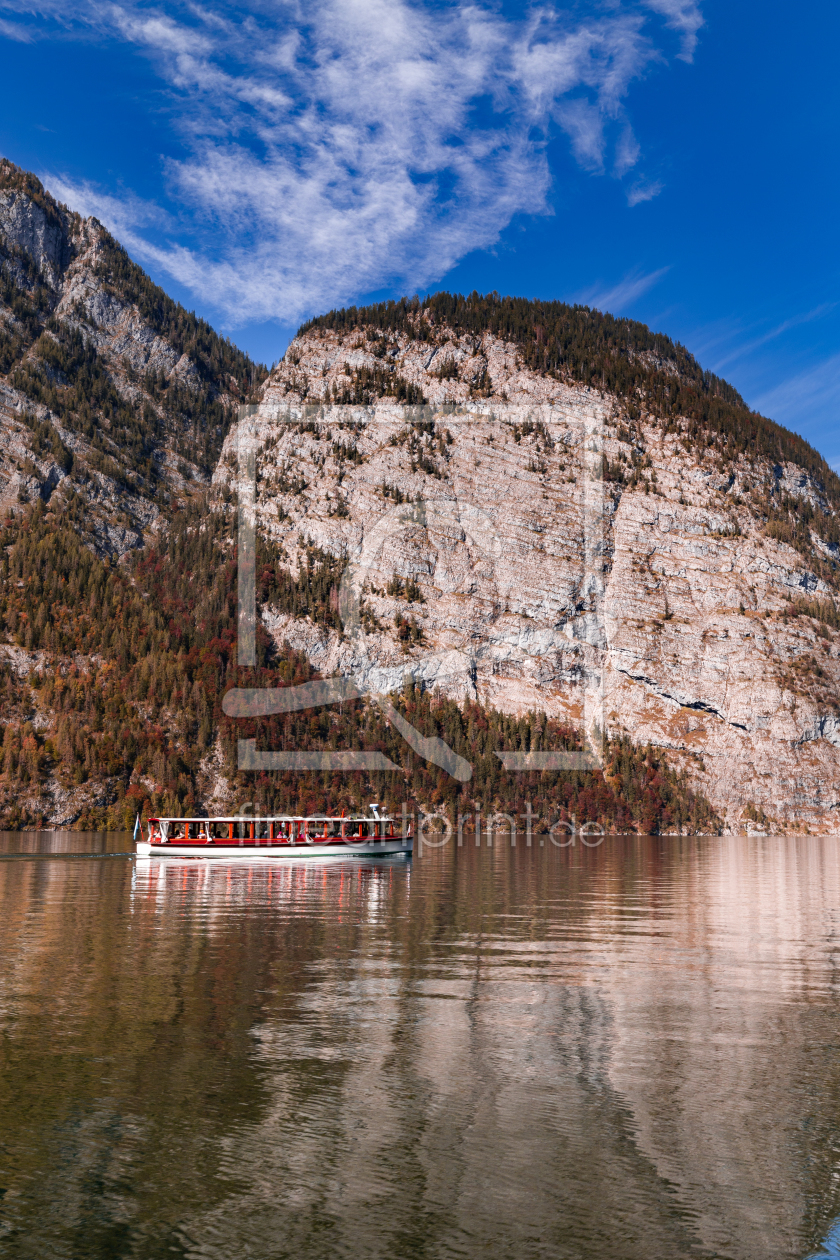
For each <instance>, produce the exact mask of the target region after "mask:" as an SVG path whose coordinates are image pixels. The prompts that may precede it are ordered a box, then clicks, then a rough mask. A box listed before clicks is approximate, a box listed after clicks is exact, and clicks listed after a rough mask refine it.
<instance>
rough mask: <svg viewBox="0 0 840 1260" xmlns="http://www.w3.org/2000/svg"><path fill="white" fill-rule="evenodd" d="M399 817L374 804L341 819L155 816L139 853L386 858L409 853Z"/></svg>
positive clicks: (409, 845)
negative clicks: (360, 813)
mask: <svg viewBox="0 0 840 1260" xmlns="http://www.w3.org/2000/svg"><path fill="white" fill-rule="evenodd" d="M405 832H406V834H403V833H402V831H401V830H400V828H399V825H398V824H397V822H396V821H395V820H394V819H393V818H391V817H389V816H387V815H382V814H380V813H379V808H378V806H376V805H371V813H370V815H367V816H363V817H354V818H346V817H344V815H342V816H341V817H340V818H338V817H331V816H329V815H317V816H315V817H303V816H298V815H292V814H278V815H276V816H274V817H270V818H257V817H253V818H252V817H250V816H243V815H239V816H238V817H227V818H150V819H149V830H148V839H146V840H138V842H137V856H138V857H190V858H223V857H228V858H230V857H236V858H242V857H260V858H290V857H295V858H300V857H303V858H308V857H343V858H346V857H358V856H362V857H374V856H375V857H383V856H388V857H390V856H392V855H400V854H410V853H411V851H412V846H413V837H412V834H411V823H408V825H407V826H406V828H405Z"/></svg>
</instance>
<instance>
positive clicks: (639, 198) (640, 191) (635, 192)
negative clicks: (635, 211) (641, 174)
mask: <svg viewBox="0 0 840 1260" xmlns="http://www.w3.org/2000/svg"><path fill="white" fill-rule="evenodd" d="M661 192H662V184H661V183H660V182H659V180H658V179H656V180H653V181H652V182H651V183H649V184H645V183H638V184H634V185H633V187H632V188H628V190H627V204H628V206H638V205H641V203H642V202H643V201H652V200H653V198H654V197H658V196H659V194H660V193H661Z"/></svg>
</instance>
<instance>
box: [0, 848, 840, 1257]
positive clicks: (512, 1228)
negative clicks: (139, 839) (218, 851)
mask: <svg viewBox="0 0 840 1260" xmlns="http://www.w3.org/2000/svg"><path fill="white" fill-rule="evenodd" d="M838 846H840V842H838V841H835V840H833V839H823V838H812V837H805V838H790V839H784V838H781V839H765V838H758V839H757V838H750V839H746V838H741V839H739V838H723V839H716V838H702V839H682V840H681V839H674V838H654V839H650V838H635V837H634V838H624V839H615V840H613V839H607V840H606V841H605V843H604V844H603V845H602V846H601V847H600V848H598V849H595V850H580V849H575V848H569V849H564V850H556V849H551V848H543V849H539V848H537V847H536V846H534V847H533V848H531V849H528V848H526V847H524V846H523V845H522V844H521V843H520V844H519V845H517V847H516V848H514V849H511V848H510V847H509V845H507V844H506V843H503V844H501V845H497V846H496V847H493V848H489V849H488V848H486V847H482V848H480V849H476V848H475V847H474V846H473V845H469V846H465V847H463V848H461V849H458V848H456V847H454V846H453V847H450V848H445V849H440V850H436V851H431V852H427V853H426V854H424V855H423V856H422V858H416V859H415V860H414V862H413V863H407V862H404V861H382V862H371V861H366V860H363V859H353V860H350V861H348V862H346V863H345V862H338V863H336V862H317V861H316V862H313V861H296V862H286V861H283V862H271V861H249V862H241V863H240V862H230V863H228V862H219V863H215V862H201V861H177V860H167V861H159V860H157V859H153V860H146V861H135V860H134V859H133V858H132V856H131V852H130V851H131V843H130V837H127V836H122V835H121V836H105V835H96V836H93V835H88V836H82V835H78V834H71V833H66V834H64V835H53V836H50V835H47V834H45V833H41V834H34V833H33V834H30V835H25V836H24V835H13V834H9V833H7V834H5V835H0V959H2V962H0V1034H1V1035H0V1188H2V1190H3V1191H4V1194H3V1196H2V1199H0V1256H2V1257H14V1258H17V1257H21V1258H23V1257H27V1258H28V1257H33V1258H34V1257H38V1260H41V1258H43V1257H73V1258H76V1257H79V1258H82V1257H102V1258H103V1260H105V1257H108V1258H111V1257H118V1256H125V1257H149V1258H151V1257H162V1256H164V1255H171V1254H175V1255H182V1256H191V1257H192V1256H195V1257H200V1256H206V1257H208V1258H209V1257H219V1258H221V1257H224V1258H225V1260H231V1258H235V1257H240V1256H242V1257H246V1256H251V1257H285V1256H289V1257H292V1256H294V1257H333V1256H345V1255H346V1256H348V1257H350V1256H353V1257H359V1256H361V1257H366V1256H367V1257H388V1258H389V1260H390V1258H391V1257H400V1258H401V1257H410V1256H415V1255H416V1256H423V1257H450V1256H452V1257H456V1256H459V1257H477V1256H492V1257H494V1260H495V1258H496V1257H516V1258H519V1257H563V1258H565V1257H570V1258H571V1257H593V1260H594V1258H596V1257H597V1258H598V1260H604V1258H607V1260H609V1258H612V1257H615V1258H616V1260H635V1257H640V1258H642V1257H644V1260H658V1258H659V1257H662V1258H663V1260H672V1258H675V1257H680V1256H709V1257H711V1256H731V1257H738V1258H740V1257H749V1258H752V1257H756V1258H759V1257H760V1258H761V1260H767V1258H769V1257H804V1256H806V1255H838V1254H840V1251H838V1245H837V1237H838V1230H837V1228H836V1227H835V1226H834V1224H833V1223H834V1221H835V1218H837V1217H838V1215H840V1166H838V1159H840V1140H838V1131H840V1056H838V1018H837V1016H838V983H839V982H840V970H839V969H838V963H840V952H838V951H839V950H840V847H838Z"/></svg>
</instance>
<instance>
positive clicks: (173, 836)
mask: <svg viewBox="0 0 840 1260" xmlns="http://www.w3.org/2000/svg"><path fill="white" fill-rule="evenodd" d="M169 839H170V840H183V839H184V824H183V823H182V822H174V823H170V825H169Z"/></svg>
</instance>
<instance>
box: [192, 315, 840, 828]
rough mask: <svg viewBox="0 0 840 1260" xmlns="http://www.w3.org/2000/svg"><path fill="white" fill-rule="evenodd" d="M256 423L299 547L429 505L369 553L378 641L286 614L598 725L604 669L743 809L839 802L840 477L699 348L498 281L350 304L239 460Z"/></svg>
mask: <svg viewBox="0 0 840 1260" xmlns="http://www.w3.org/2000/svg"><path fill="white" fill-rule="evenodd" d="M398 402H402V403H411V404H412V405H413V406H414V407H415V411H414V412H413V413H412V412H410V411H409V412H406V413H404V414H402V413H399V412H398V411H397V409H396V408H395V404H396V403H398ZM342 404H343V406H344V411H343V412H340V411H339V410H338V409H337V408H338V407H340V406H341V405H342ZM423 404H425V405H423ZM289 408H291V409H292V411H291V413H290V414H291V417H292V422H291V423H290V422H289V417H288V416H287V415H286V411H287V410H288V409H289ZM307 408H308V411H307V410H306V409H307ZM353 408H356V411H357V413H358V420H357V421H354V422H352V423H348V422H347V418H348V417H352V416H353V415H354V414H356V413H354V411H353ZM295 416H297V417H298V418H297V419H296V420H295V419H294V417H295ZM412 416H413V418H412ZM254 426H256V435H255V441H257V442H258V443H259V446H258V449H257V451H256V458H257V511H258V516H259V520H260V523H261V528H262V530H263V532H264V533H265V534H266V536H270V537H271V538H272V539H273V540H274V544H275V545H276V546H278V547H282V548H283V550H284V554H285V556H286V557H287V564H288V567H289V571H290V572H292V573H298V572H300V571H303V570H305V569H306V567H307V564H308V563H309V561H308V559H307V557H308V556H309V555H310V554H311V553H312V548H316V549H318V553H319V554H321V555H324V556H333V557H340V556H347V557H350V558H352V557H354V556H358V555H359V554H362V553H364V552H365V547H366V546H367V544H366V542H365V540H366V539H370V538H371V537H372V536H373V534H374V533H375V529H376V524H375V523H376V522H377V521H378V520H380V519H381V518H383V516H384V515H386V514H387V513H388V512H389V511H390V512H392V513H393V511H394V508H395V505H396V504H400V503H403V504H418V505H421V507H422V514H423V519H422V521H421V519H420V516H419V514H418V515H417V516H416V520H415V522H414V524H413V526H412V529H411V530H409V529H408V528H405V529H402V530H395V531H394V532H393V536H392V537H390V538H389V539H388V540H387V545H384V546H383V547H382V548H381V552H380V554H379V555H378V557H377V558H376V560H375V562H374V563H371V562H369V561H366V565H367V569H366V583H365V588H364V597H363V602H362V617H363V619H364V623H365V625H366V627H367V633H366V636H365V639H364V644H363V649H360V646H359V643H358V642H353V641H351V640H348V639H347V636H346V635H345V634H342V627H341V625H340V622H339V618H338V615H337V613H336V612H335V611H333V612H332V614H330V612H329V609H328V608H327V607H325V609H324V610H323V611H322V613H321V616H320V619H319V618H318V617H313V616H312V615H311V614H309V615H308V616H303V617H302V616H301V615H300V610H299V609H296V608H295V607H294V606H293V605H292V604H291V603H290V602H289V600H288V599H286V598H283V597H282V593H281V597H279V598H277V597H275V598H274V602H273V603H272V599H271V597H269V599H268V602H267V606H266V608H265V609H264V611H263V624H264V626H265V628H266V629H267V630H268V631H269V632H270V633H271V634H272V636H273V638H274V640H275V642H277V643H278V644H280V643H285V644H288V645H289V646H291V647H294V648H295V649H297V650H298V651H300V652H302V653H303V654H305V655H306V657H307V658H308V659H309V661H310V662H311V663H312V664H313V665H316V666H317V667H318V668H319V669H320V670H321V671H322V672H323V673H324V674H325V675H335V674H352V675H354V676H357V677H358V676H362V677H364V678H366V679H367V680H368V682H369V684H370V685H371V686H373V685H376V686H377V687H379V688H380V689H388V688H390V687H391V686H393V685H394V684H395V681H396V680H398V679H399V678H400V677H401V676H402V675H403V674H404V673H405V672H406V670H407V671H408V672H409V673H411V674H412V676H413V677H414V678H415V680H417V681H418V682H422V683H423V685H424V686H426V687H427V688H436V687H437V688H439V689H440V690H441V691H442V692H443V693H444V694H446V695H449V696H451V697H454V698H459V699H465V700H470V701H478V702H480V703H482V704H484V705H486V706H491V707H494V708H497V709H499V710H501V711H503V712H507V713H511V714H521V713H524V712H526V711H529V710H531V709H534V708H542V709H544V711H545V712H546V713H547V715H548V716H549V717H550V718H552V719H554V720H555V721H558V722H565V723H567V724H570V725H572V726H574V727H575V728H576V729H578V730H579V731H582V729H583V726H584V725H585V724H586V723H585V710H586V706H587V704H588V703H589V702H590V699H591V691H592V686H593V683H594V682H596V681H597V683H598V686H599V687H600V689H601V695H600V698H599V703H600V706H601V708H600V714H599V719H598V725H599V726H600V728H601V729H602V730H606V732H607V734H608V735H609V736H611V737H613V738H625V739H629V740H630V741H631V743H632V744H633V745H634V746H636V747H643V746H648V745H649V746H652V747H655V748H658V749H660V750H662V755H663V756H664V757H665V758H666V759H667V760H668V762H669V764H670V765H671V766H672V767H674V768H678V769H680V770H681V771H683V772H684V773H685V774H687V775H688V778H689V781H690V782H691V783H692V785H693V786H694V788H695V790H696V791H698V792H700V793H702V794H703V795H704V796H706V797H707V798H708V799H709V800H710V802H711V804H712V806H713V808H714V810H715V811H716V812H717V813H718V815H719V816H720V818H721V819H722V820H723V825H725V826H726V827H729V828H734V829H737V828H738V827H740V826H744V825H750V826H757V827H761V826H763V827H776V828H779V827H784V828H790V827H797V826H804V825H807V826H819V827H821V828H829V829H833V828H834V826H835V819H836V811H837V809H838V808H840V782H838V780H840V703H838V696H839V692H840V640H838V635H837V628H838V625H840V617H838V612H837V608H836V603H835V598H836V593H837V582H838V571H839V569H838V564H839V563H840V548H839V547H838V539H840V533H838V516H837V510H838V505H840V481H838V478H837V476H836V475H835V474H834V473H833V472H832V470H831V469H830V468H828V466H827V465H826V463H825V461H824V460H823V459H822V458H821V456H820V455H819V454H818V453H817V452H816V451H814V450H813V449H812V448H811V447H809V446H808V445H807V443H805V442H804V441H803V440H802V439H801V438H799V437H797V436H796V435H795V434H792V433H790V432H788V431H786V430H784V429H783V428H781V427H780V426H778V425H776V424H774V423H773V422H772V421H770V420H767V419H766V418H764V417H761V416H758V415H756V414H755V413H753V412H751V411H750V410H749V408H748V407H747V406H746V405H745V404H744V402H743V400H742V399H740V398H739V396H738V394H737V393H736V392H735V391H734V390H733V389H732V388H731V387H730V386H728V385H727V384H726V383H725V382H723V381H720V380H718V379H717V378H716V377H714V376H712V375H711V374H709V373H706V372H703V371H702V370H701V369H700V367H699V366H698V365H697V363H696V362H695V360H694V359H693V358H692V357H691V356H690V355H689V354H688V353H687V352H686V351H685V350H684V349H683V348H681V347H679V346H676V345H674V344H673V343H672V342H671V341H669V339H668V338H666V337H662V336H659V335H656V334H652V333H650V332H649V330H648V329H646V328H644V327H643V326H642V325H638V324H634V323H632V322H630V321H626V320H615V319H613V318H612V317H610V316H607V315H602V314H600V313H599V312H597V311H589V310H587V309H585V308H571V307H568V306H564V305H563V304H561V303H536V302H535V303H527V302H524V301H519V300H515V299H508V298H500V297H498V296H497V295H490V296H489V297H484V298H482V297H480V296H479V295H477V294H474V295H472V296H471V297H470V298H461V297H453V296H451V295H449V294H438V295H435V296H433V297H431V298H429V299H427V300H426V301H424V302H422V303H420V302H418V301H416V300H415V301H414V302H401V303H388V304H382V305H379V306H375V307H370V308H367V309H362V310H351V311H338V312H332V313H330V314H329V315H326V316H324V317H322V318H320V319H317V320H313V321H311V322H310V323H309V324H307V325H304V327H303V328H302V330H301V332H300V334H299V335H298V337H297V338H296V340H295V341H294V342H293V343H292V345H291V346H290V347H289V350H288V352H287V354H286V356H285V360H284V362H283V363H281V364H279V365H278V366H277V367H276V369H275V370H274V371H273V372H272V374H271V376H270V378H269V380H268V381H267V383H266V386H265V388H264V391H263V403H262V406H261V408H260V413H259V416H258V418H257V420H256V421H253V420H247V421H244V422H243V426H241V427H240V429H237V430H233V431H232V432H231V435H230V436H229V438H228V452H227V453H226V454H225V455H224V456H223V459H222V461H221V462H220V465H219V469H218V471H217V474H216V477H215V481H216V483H217V484H218V485H219V486H220V487H225V486H229V487H230V489H231V491H232V490H234V489H235V484H234V483H235V482H236V472H235V463H234V460H233V453H234V450H235V447H236V444H237V441H238V440H239V437H240V434H241V432H242V431H244V429H250V428H252V427H254ZM595 451H597V456H596V455H593V452H595ZM595 458H597V461H598V472H597V476H593V471H592V469H593V463H592V461H593V459H595ZM596 483H597V484H596ZM596 501H597V506H596ZM593 512H594V513H596V514H597V516H598V519H599V521H601V523H602V524H601V526H599V528H602V534H601V535H600V536H599V538H598V540H597V545H593V543H592V539H591V538H589V539H587V528H589V529H590V532H591V525H590V526H589V527H587V525H586V521H587V516H589V517H592V515H593ZM479 519H483V522H484V524H483V525H482V526H481V527H480V529H479V534H480V533H481V532H482V530H483V532H484V535H485V537H486V538H490V537H491V536H492V548H493V549H494V554H493V556H492V558H491V557H490V556H489V550H488V549H487V548H485V555H484V557H483V562H482V559H481V557H477V551H476V546H475V539H476V537H477V535H476V528H475V521H477V520H479ZM470 521H472V522H473V524H472V525H471V524H470ZM471 530H472V534H473V537H472V540H471V538H470V531H471ZM587 548H589V551H587ZM478 550H479V551H480V550H481V548H480V547H479V548H478ZM596 558H597V564H595V563H594V560H595V559H596ZM587 735H588V731H587Z"/></svg>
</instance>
